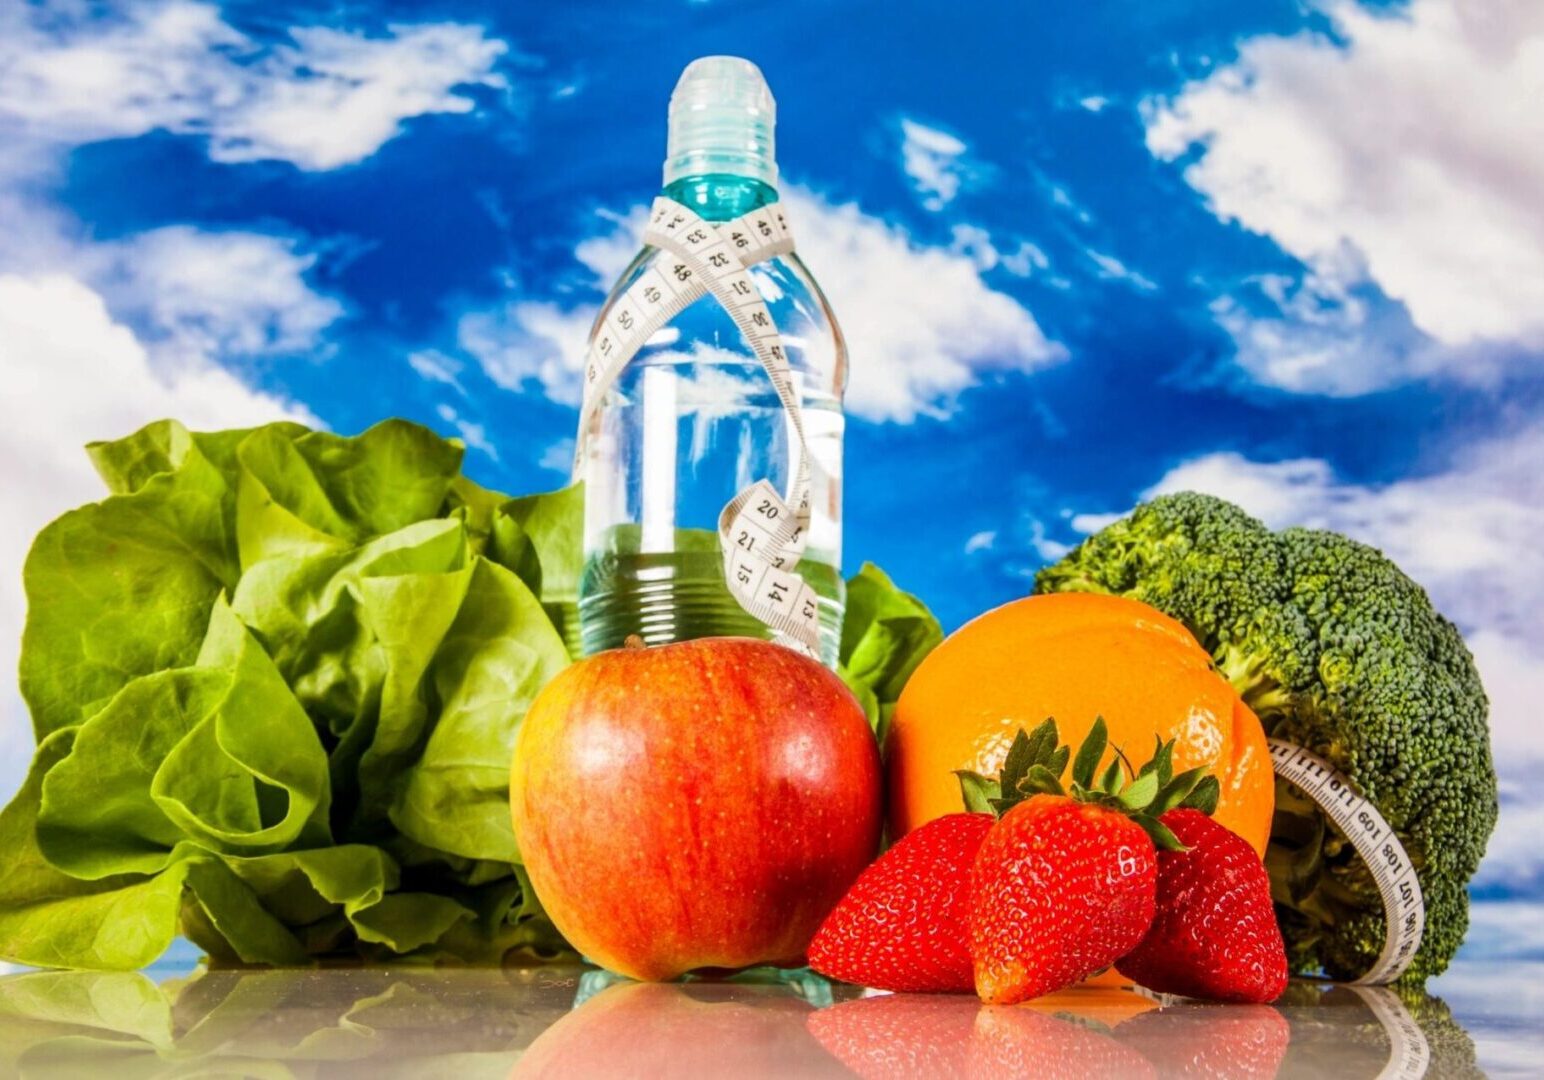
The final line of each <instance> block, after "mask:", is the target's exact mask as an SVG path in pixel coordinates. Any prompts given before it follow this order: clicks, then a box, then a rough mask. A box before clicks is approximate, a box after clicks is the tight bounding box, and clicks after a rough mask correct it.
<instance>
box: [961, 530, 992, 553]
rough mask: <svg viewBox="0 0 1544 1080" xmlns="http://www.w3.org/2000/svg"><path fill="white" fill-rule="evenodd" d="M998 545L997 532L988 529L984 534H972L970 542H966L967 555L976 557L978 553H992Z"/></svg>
mask: <svg viewBox="0 0 1544 1080" xmlns="http://www.w3.org/2000/svg"><path fill="white" fill-rule="evenodd" d="M996 543H997V530H996V529H986V530H984V531H982V532H978V533H972V534H971V537H970V539H969V540H967V541H965V554H967V555H974V554H975V553H976V552H978V551H991V550H992V546H993V545H994V544H996Z"/></svg>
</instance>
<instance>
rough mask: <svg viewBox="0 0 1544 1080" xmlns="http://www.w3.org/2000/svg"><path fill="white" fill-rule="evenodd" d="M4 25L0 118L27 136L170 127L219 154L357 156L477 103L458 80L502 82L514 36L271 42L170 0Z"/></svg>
mask: <svg viewBox="0 0 1544 1080" xmlns="http://www.w3.org/2000/svg"><path fill="white" fill-rule="evenodd" d="M3 29H4V30H5V31H6V32H5V33H4V34H3V35H0V118H4V119H7V120H9V122H10V123H11V124H13V125H19V127H20V130H21V131H22V132H24V133H27V134H28V135H31V136H33V137H35V138H41V139H45V140H49V141H59V142H65V143H77V144H78V143H84V142H91V141H96V140H100V139H108V138H116V137H123V136H132V135H139V134H143V133H145V132H148V131H153V130H156V129H165V130H168V131H172V132H177V133H179V134H195V135H202V136H205V137H207V139H208V144H209V156H210V157H211V158H213V159H214V160H216V161H228V162H242V161H258V160H263V159H279V160H284V161H290V162H293V163H294V164H295V165H297V166H299V167H300V168H302V169H331V168H336V167H338V166H340V165H347V164H352V163H354V162H357V161H361V160H363V159H365V158H367V157H369V156H370V155H371V154H373V153H375V151H376V150H378V149H379V148H380V147H381V145H382V144H384V143H385V142H387V141H388V140H390V139H391V138H392V137H393V136H395V135H396V134H397V133H398V132H399V131H400V130H401V126H402V123H403V121H405V120H407V119H409V118H411V117H415V116H423V115H426V114H430V113H464V112H468V111H470V110H471V109H472V107H473V102H472V100H471V99H470V98H468V97H467V96H465V95H464V94H459V93H456V92H455V88H456V87H458V86H465V85H469V84H482V85H486V86H493V87H502V86H504V85H505V83H504V80H503V78H502V76H500V75H498V74H497V73H496V72H495V71H494V65H495V63H496V62H497V60H498V58H499V57H500V56H501V55H502V54H503V53H504V52H505V51H506V48H507V46H506V45H505V44H504V43H503V42H502V41H499V40H497V39H494V38H489V37H488V36H487V35H486V34H485V33H484V31H483V30H482V28H481V27H476V26H469V25H464V24H458V23H438V24H418V25H392V26H390V27H389V28H388V32H387V34H386V35H385V36H382V37H369V36H366V35H364V34H360V33H355V32H351V31H345V30H335V29H331V28H328V27H320V26H310V27H294V28H292V29H291V30H290V31H289V38H290V42H291V43H287V44H280V45H277V46H273V47H262V46H259V45H258V44H257V43H255V42H254V41H252V40H251V39H250V38H248V37H246V36H245V35H243V34H241V33H240V32H239V31H237V30H235V29H234V28H233V27H231V26H230V25H229V24H227V23H226V22H225V21H224V20H223V19H222V18H221V16H220V12H219V9H218V8H216V7H214V6H211V5H207V4H198V3H189V2H185V0H172V2H167V3H159V4H147V5H137V6H132V7H129V8H127V9H126V10H124V11H122V12H121V13H119V14H115V15H107V16H103V15H101V14H100V13H98V12H97V11H95V9H92V10H91V11H90V12H89V13H84V14H83V13H80V12H75V11H60V10H52V9H45V8H42V7H34V8H31V9H30V13H29V14H22V15H13V16H12V17H10V18H9V19H8V20H7V24H6V25H5V26H4V27H3Z"/></svg>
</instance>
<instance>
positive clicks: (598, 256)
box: [574, 206, 649, 292]
mask: <svg viewBox="0 0 1544 1080" xmlns="http://www.w3.org/2000/svg"><path fill="white" fill-rule="evenodd" d="M595 216H596V217H598V218H600V219H601V220H602V221H605V222H608V223H609V224H608V226H607V227H604V228H603V229H602V231H600V232H598V233H596V234H595V235H594V236H590V237H586V238H585V239H583V240H581V241H579V243H578V244H577V245H575V247H574V258H576V259H578V260H579V261H580V262H581V263H583V264H584V265H585V266H587V267H589V269H590V272H591V273H592V274H594V275H595V287H596V288H598V289H600V290H601V291H602V292H609V291H610V290H611V286H612V285H614V284H615V283H616V281H617V279H618V278H620V277H621V276H622V271H624V270H626V269H627V264H628V263H630V262H632V261H633V256H634V255H637V254H638V244H639V238H640V237H642V236H643V228H644V226H645V225H647V224H648V222H649V208H648V207H647V206H635V207H633V208H632V210H630V211H629V212H628V213H626V214H618V213H614V212H613V211H610V210H597V211H596V212H595Z"/></svg>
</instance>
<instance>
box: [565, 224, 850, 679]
mask: <svg viewBox="0 0 1544 1080" xmlns="http://www.w3.org/2000/svg"><path fill="white" fill-rule="evenodd" d="M643 240H644V243H646V244H649V245H651V246H653V247H656V248H659V249H660V250H661V251H663V252H664V253H665V255H666V256H667V257H666V258H663V259H660V260H658V261H657V262H656V263H655V265H653V266H651V267H650V268H649V269H648V270H646V271H644V273H643V274H641V275H640V276H639V277H638V279H637V280H636V281H634V282H633V283H632V285H630V286H628V289H627V292H626V293H624V294H623V296H622V297H621V299H619V300H618V301H617V302H616V303H615V304H613V305H612V308H611V311H610V313H609V314H608V315H607V317H606V319H605V321H604V322H603V323H601V324H600V325H599V326H597V327H596V328H595V331H594V333H593V334H592V336H591V339H590V348H589V353H588V355H587V357H586V360H585V371H584V399H583V402H582V404H581V405H580V410H579V438H578V440H577V442H578V446H577V450H576V453H577V455H578V458H579V460H580V461H582V460H583V456H584V452H585V440H586V437H587V434H588V432H589V431H590V428H591V426H592V424H593V422H594V417H595V410H596V409H597V408H598V407H599V405H600V401H601V399H602V398H603V397H604V395H605V393H606V391H607V390H608V389H610V387H611V385H612V384H613V383H614V382H615V381H616V378H617V376H618V375H619V374H620V373H621V371H622V369H623V368H625V367H626V366H627V363H628V361H630V360H631V359H632V358H633V357H634V356H636V355H637V353H638V351H639V350H640V349H641V348H643V346H644V344H645V343H646V342H647V341H648V340H649V338H651V337H652V336H653V335H654V334H655V333H656V332H657V331H658V330H660V329H661V328H662V327H664V326H665V324H666V323H668V322H670V320H671V319H673V318H675V317H676V316H677V315H678V314H680V313H681V312H682V311H684V310H686V308H687V307H689V306H691V305H692V304H694V303H696V302H697V301H698V300H700V299H701V298H702V297H704V296H706V295H709V294H711V295H712V296H713V298H714V299H715V300H717V301H718V303H719V304H721V305H722V306H723V308H724V310H725V311H726V312H727V313H728V314H729V317H730V318H731V319H733V320H734V323H735V325H736V326H737V327H738V328H739V330H740V333H741V334H742V335H743V336H744V338H745V342H746V344H747V345H749V346H750V348H751V351H752V352H754V353H755V354H756V359H757V360H759V361H760V362H761V366H762V368H763V369H764V370H765V371H766V373H767V377H768V378H769V379H771V380H772V386H773V388H774V389H775V390H776V391H777V397H778V401H779V402H781V403H782V406H783V410H784V412H785V413H786V414H787V416H788V421H789V427H790V428H791V429H792V432H793V445H792V448H791V452H792V455H793V459H794V460H793V462H792V464H793V467H792V468H791V469H790V480H789V484H788V490H787V491H786V492H782V493H780V492H778V490H777V489H776V488H774V487H773V486H772V484H771V483H769V482H768V481H767V480H765V479H762V480H757V481H756V482H755V483H753V484H751V485H750V486H749V487H747V488H745V489H744V490H742V491H740V492H739V493H738V494H737V495H735V497H734V498H733V499H731V500H729V503H728V504H727V505H726V506H725V507H724V509H723V511H722V512H721V513H720V514H719V519H718V536H719V546H720V548H721V549H722V551H723V560H724V581H725V583H726V584H727V585H728V587H729V591H730V593H731V595H733V596H734V598H735V600H736V601H737V602H738V603H739V605H740V606H741V607H742V608H744V609H745V610H746V611H747V612H749V613H750V614H751V615H752V616H754V617H755V618H756V619H758V620H759V621H760V622H762V623H763V624H764V625H766V626H768V627H770V628H771V629H772V630H773V631H774V632H775V634H776V640H778V641H780V642H781V643H783V644H785V645H789V646H791V647H794V648H797V649H799V650H800V651H801V652H805V653H807V654H809V655H812V656H813V655H817V654H818V651H819V643H820V638H819V632H820V617H819V616H820V598H819V596H818V595H817V594H816V592H815V590H814V589H813V588H811V587H810V585H809V584H808V583H807V582H806V581H805V580H804V578H803V577H801V576H800V574H799V573H798V571H797V570H796V569H795V566H796V565H797V564H798V562H799V558H800V556H802V555H803V553H804V545H805V540H806V533H807V532H808V531H809V521H810V454H809V447H808V444H807V443H806V441H805V437H804V412H803V410H802V408H801V407H800V405H799V391H798V387H797V386H796V385H795V383H794V379H793V371H792V369H791V368H790V367H789V363H788V354H787V352H786V351H785V350H784V348H783V341H782V338H781V336H780V335H779V334H778V331H777V325H776V324H775V323H774V322H773V321H772V315H771V313H770V312H769V311H768V310H767V305H766V303H765V301H763V300H762V296H761V291H760V289H758V288H757V287H756V282H755V280H754V279H753V278H752V277H751V275H750V268H751V267H752V266H755V265H756V264H757V263H760V262H763V261H765V260H767V259H770V258H772V257H774V256H776V255H784V254H787V253H789V252H792V251H793V234H792V233H791V232H790V231H789V229H788V221H787V219H786V218H785V217H784V216H783V211H782V208H781V207H779V206H777V205H775V204H774V205H772V206H765V207H762V208H760V209H758V210H753V211H751V212H750V213H748V214H745V215H743V216H741V217H738V218H735V219H734V220H732V221H725V222H709V221H704V220H703V219H702V218H701V217H699V216H698V215H697V214H696V213H695V212H694V211H693V210H692V209H691V208H690V207H687V206H683V205H682V204H681V203H678V202H676V201H675V200H674V199H670V198H667V197H665V196H663V195H662V196H660V197H659V198H657V199H655V200H654V206H653V208H652V209H651V211H650V213H649V224H648V227H647V228H646V229H645V230H644V235H643Z"/></svg>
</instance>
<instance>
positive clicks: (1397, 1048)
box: [1351, 986, 1431, 1080]
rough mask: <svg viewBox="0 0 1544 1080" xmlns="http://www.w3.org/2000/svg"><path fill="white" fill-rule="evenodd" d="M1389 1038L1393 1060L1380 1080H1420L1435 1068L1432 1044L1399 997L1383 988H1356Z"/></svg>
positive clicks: (1354, 987) (1386, 1066)
mask: <svg viewBox="0 0 1544 1080" xmlns="http://www.w3.org/2000/svg"><path fill="white" fill-rule="evenodd" d="M1351 989H1352V990H1354V991H1356V995H1357V997H1359V998H1361V999H1362V1002H1363V1003H1364V1004H1365V1005H1366V1006H1367V1008H1368V1009H1370V1010H1371V1011H1372V1014H1373V1016H1374V1017H1376V1018H1377V1021H1378V1023H1379V1024H1381V1025H1382V1026H1383V1030H1384V1031H1385V1032H1386V1033H1387V1034H1388V1037H1389V1060H1388V1063H1387V1064H1386V1065H1384V1066H1383V1071H1382V1072H1380V1073H1378V1080H1419V1078H1420V1077H1423V1076H1425V1075H1426V1070H1427V1068H1429V1067H1430V1065H1431V1045H1430V1044H1429V1043H1428V1042H1427V1041H1426V1035H1425V1033H1424V1032H1423V1031H1421V1025H1420V1024H1418V1023H1416V1020H1415V1017H1413V1016H1411V1015H1410V1010H1409V1009H1406V1008H1405V1003H1404V1002H1402V1001H1400V1000H1399V995H1397V994H1395V993H1394V991H1392V990H1386V989H1384V988H1383V987H1381V986H1352V987H1351Z"/></svg>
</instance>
